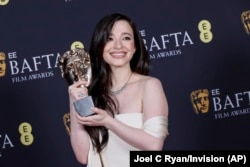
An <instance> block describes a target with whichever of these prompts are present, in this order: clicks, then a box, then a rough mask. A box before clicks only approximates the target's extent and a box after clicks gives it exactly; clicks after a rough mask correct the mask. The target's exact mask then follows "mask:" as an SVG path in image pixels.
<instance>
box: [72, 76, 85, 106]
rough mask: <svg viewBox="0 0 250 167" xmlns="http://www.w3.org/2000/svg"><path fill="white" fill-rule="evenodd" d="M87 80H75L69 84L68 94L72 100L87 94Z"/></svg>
mask: <svg viewBox="0 0 250 167" xmlns="http://www.w3.org/2000/svg"><path fill="white" fill-rule="evenodd" d="M87 86H88V82H87V81H83V80H80V81H77V82H75V83H74V84H72V85H70V86H69V88H68V92H69V96H70V97H71V98H72V99H73V100H74V101H77V100H80V99H82V98H85V97H87V96H88V89H87Z"/></svg>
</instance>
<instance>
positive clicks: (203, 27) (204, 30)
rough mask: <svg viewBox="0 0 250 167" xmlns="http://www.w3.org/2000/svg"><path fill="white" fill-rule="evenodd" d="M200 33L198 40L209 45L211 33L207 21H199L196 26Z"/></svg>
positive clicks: (211, 37)
mask: <svg viewBox="0 0 250 167" xmlns="http://www.w3.org/2000/svg"><path fill="white" fill-rule="evenodd" d="M198 29H199V31H200V40H201V41H202V42H204V43H209V42H211V41H212V39H213V33H212V32H211V24H210V22H209V21H207V20H201V21H200V22H199V24H198Z"/></svg>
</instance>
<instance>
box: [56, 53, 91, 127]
mask: <svg viewBox="0 0 250 167" xmlns="http://www.w3.org/2000/svg"><path fill="white" fill-rule="evenodd" d="M58 62H59V67H60V69H61V74H62V77H63V78H64V79H65V80H66V81H67V83H68V85H71V84H73V83H74V82H77V81H79V80H86V81H88V83H90V82H91V79H92V69H91V61H90V55H89V53H88V51H87V50H85V49H83V48H76V49H73V50H69V51H66V52H65V53H64V54H63V55H61V56H59V58H58ZM83 86H86V85H83ZM93 106H94V104H93V100H92V97H91V96H87V97H85V98H83V99H80V100H78V101H76V102H74V107H75V110H76V111H77V112H78V113H79V114H80V115H81V116H84V117H86V116H89V115H92V114H93V112H92V111H91V107H93ZM69 124H70V117H69V113H67V114H65V115H64V125H65V126H66V130H67V131H68V132H70V128H69Z"/></svg>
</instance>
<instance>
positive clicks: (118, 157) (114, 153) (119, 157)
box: [88, 113, 168, 167]
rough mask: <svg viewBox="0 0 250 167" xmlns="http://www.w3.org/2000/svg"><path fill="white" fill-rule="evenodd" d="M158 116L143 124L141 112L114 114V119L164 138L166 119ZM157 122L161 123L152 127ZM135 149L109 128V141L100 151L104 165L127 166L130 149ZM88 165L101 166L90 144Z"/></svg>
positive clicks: (112, 166)
mask: <svg viewBox="0 0 250 167" xmlns="http://www.w3.org/2000/svg"><path fill="white" fill-rule="evenodd" d="M159 118H160V120H159ZM159 118H158V117H157V118H156V119H155V117H153V118H151V119H149V120H148V121H146V122H145V123H144V124H143V114H142V113H126V114H118V115H115V119H117V120H119V121H121V122H123V123H124V124H126V125H128V126H131V127H134V128H140V129H144V130H145V131H146V132H148V133H150V134H152V135H153V136H156V137H159V138H161V137H163V138H165V136H166V135H167V133H168V132H167V119H166V118H165V117H159ZM152 121H153V122H154V123H153V122H152ZM155 121H157V122H155ZM159 121H160V122H161V123H160V122H159ZM147 122H149V123H147ZM159 123H160V124H161V125H160V126H158V125H157V127H156V128H154V127H153V126H154V124H159ZM152 127H153V128H152ZM90 143H91V142H90ZM136 150H138V149H137V148H135V147H133V146H131V145H129V144H128V143H126V142H124V141H123V140H122V139H121V138H119V137H118V136H117V135H116V134H114V133H113V132H112V131H110V130H109V141H108V143H107V145H106V147H105V148H104V150H103V151H102V153H101V158H102V161H103V164H104V167H129V154H130V151H136ZM88 167H102V164H101V160H100V155H99V154H98V153H96V152H95V150H94V149H93V146H92V144H91V148H90V151H89V155H88Z"/></svg>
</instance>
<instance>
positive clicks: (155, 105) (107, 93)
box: [69, 13, 168, 167]
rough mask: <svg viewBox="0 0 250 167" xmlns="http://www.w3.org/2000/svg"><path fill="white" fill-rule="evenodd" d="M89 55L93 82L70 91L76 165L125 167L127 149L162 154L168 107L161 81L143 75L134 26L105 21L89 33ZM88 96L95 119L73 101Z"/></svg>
mask: <svg viewBox="0 0 250 167" xmlns="http://www.w3.org/2000/svg"><path fill="white" fill-rule="evenodd" d="M89 53H90V56H91V62H92V73H93V77H92V81H91V83H87V82H86V81H78V82H76V83H74V84H73V85H71V86H69V98H70V117H71V134H70V137H71V145H72V148H73V151H74V153H75V155H76V158H77V160H78V161H79V162H80V163H82V164H88V166H89V167H98V166H105V167H117V166H120V167H121V166H124V167H128V166H129V151H130V150H162V148H163V144H164V140H165V138H166V136H167V134H168V130H167V123H168V119H167V118H168V104H167V100H166V97H165V94H164V90H163V87H162V85H161V82H160V81H159V80H158V79H156V78H154V77H150V76H147V74H148V72H149V56H148V53H147V51H146V48H145V46H144V44H143V41H142V39H141V37H140V34H139V33H138V31H137V30H136V27H135V24H134V23H133V22H132V21H131V20H130V19H129V18H128V17H127V16H125V15H122V14H119V13H114V14H111V15H108V16H105V17H104V18H103V19H101V20H100V21H99V23H98V24H97V26H96V28H95V30H94V32H93V36H92V40H91V46H90V50H89ZM80 85H88V87H89V89H88V90H87V89H86V88H85V87H81V86H80ZM82 94H84V96H80V95H82ZM88 95H91V96H92V97H93V100H94V104H95V107H93V108H92V111H93V112H94V113H95V114H94V115H91V116H88V117H81V116H80V115H79V114H77V112H75V109H74V107H73V102H74V101H76V100H79V99H81V98H84V97H86V96H88Z"/></svg>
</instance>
